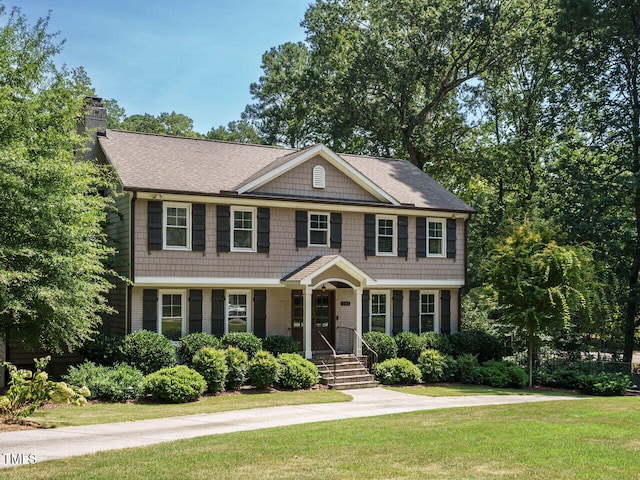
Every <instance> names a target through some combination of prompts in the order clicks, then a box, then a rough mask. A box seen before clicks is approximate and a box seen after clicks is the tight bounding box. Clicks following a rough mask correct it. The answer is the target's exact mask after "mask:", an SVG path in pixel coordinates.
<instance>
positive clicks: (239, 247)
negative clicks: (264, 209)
mask: <svg viewBox="0 0 640 480" xmlns="http://www.w3.org/2000/svg"><path fill="white" fill-rule="evenodd" d="M256 237H257V235H256V209H255V208H252V207H231V251H232V252H255V251H256Z"/></svg>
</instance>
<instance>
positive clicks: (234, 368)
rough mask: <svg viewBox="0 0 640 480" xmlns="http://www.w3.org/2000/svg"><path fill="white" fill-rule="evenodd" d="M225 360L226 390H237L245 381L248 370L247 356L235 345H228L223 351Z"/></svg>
mask: <svg viewBox="0 0 640 480" xmlns="http://www.w3.org/2000/svg"><path fill="white" fill-rule="evenodd" d="M225 358H226V360H227V378H226V383H225V387H226V389H227V390H237V389H239V388H240V387H241V386H242V385H243V384H244V382H246V381H247V376H248V374H249V373H248V372H249V357H248V356H247V354H246V353H244V352H243V351H242V350H240V349H239V348H236V347H229V348H227V350H226V351H225Z"/></svg>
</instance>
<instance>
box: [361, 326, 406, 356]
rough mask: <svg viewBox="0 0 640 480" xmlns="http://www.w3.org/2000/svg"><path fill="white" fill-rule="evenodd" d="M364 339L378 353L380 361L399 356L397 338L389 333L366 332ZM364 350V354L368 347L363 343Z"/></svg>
mask: <svg viewBox="0 0 640 480" xmlns="http://www.w3.org/2000/svg"><path fill="white" fill-rule="evenodd" d="M362 339H363V340H364V341H365V343H366V344H367V345H369V346H370V347H371V348H372V349H373V351H374V352H376V353H377V354H378V362H384V361H385V360H389V359H390V358H396V357H397V356H398V345H397V344H396V341H395V339H394V338H393V337H390V336H389V335H386V334H384V333H382V332H366V333H365V334H364V335H362ZM362 350H363V353H364V354H367V351H368V348H367V347H365V346H364V345H363V346H362Z"/></svg>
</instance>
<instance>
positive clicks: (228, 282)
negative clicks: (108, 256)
mask: <svg viewBox="0 0 640 480" xmlns="http://www.w3.org/2000/svg"><path fill="white" fill-rule="evenodd" d="M134 284H135V286H136V287H220V286H223V287H227V288H232V287H249V286H255V287H281V286H282V283H281V282H280V279H278V278H224V277H136V279H135V282H134Z"/></svg>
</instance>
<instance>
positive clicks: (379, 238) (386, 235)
mask: <svg viewBox="0 0 640 480" xmlns="http://www.w3.org/2000/svg"><path fill="white" fill-rule="evenodd" d="M395 254H396V217H391V216H386V215H377V216H376V255H395Z"/></svg>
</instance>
